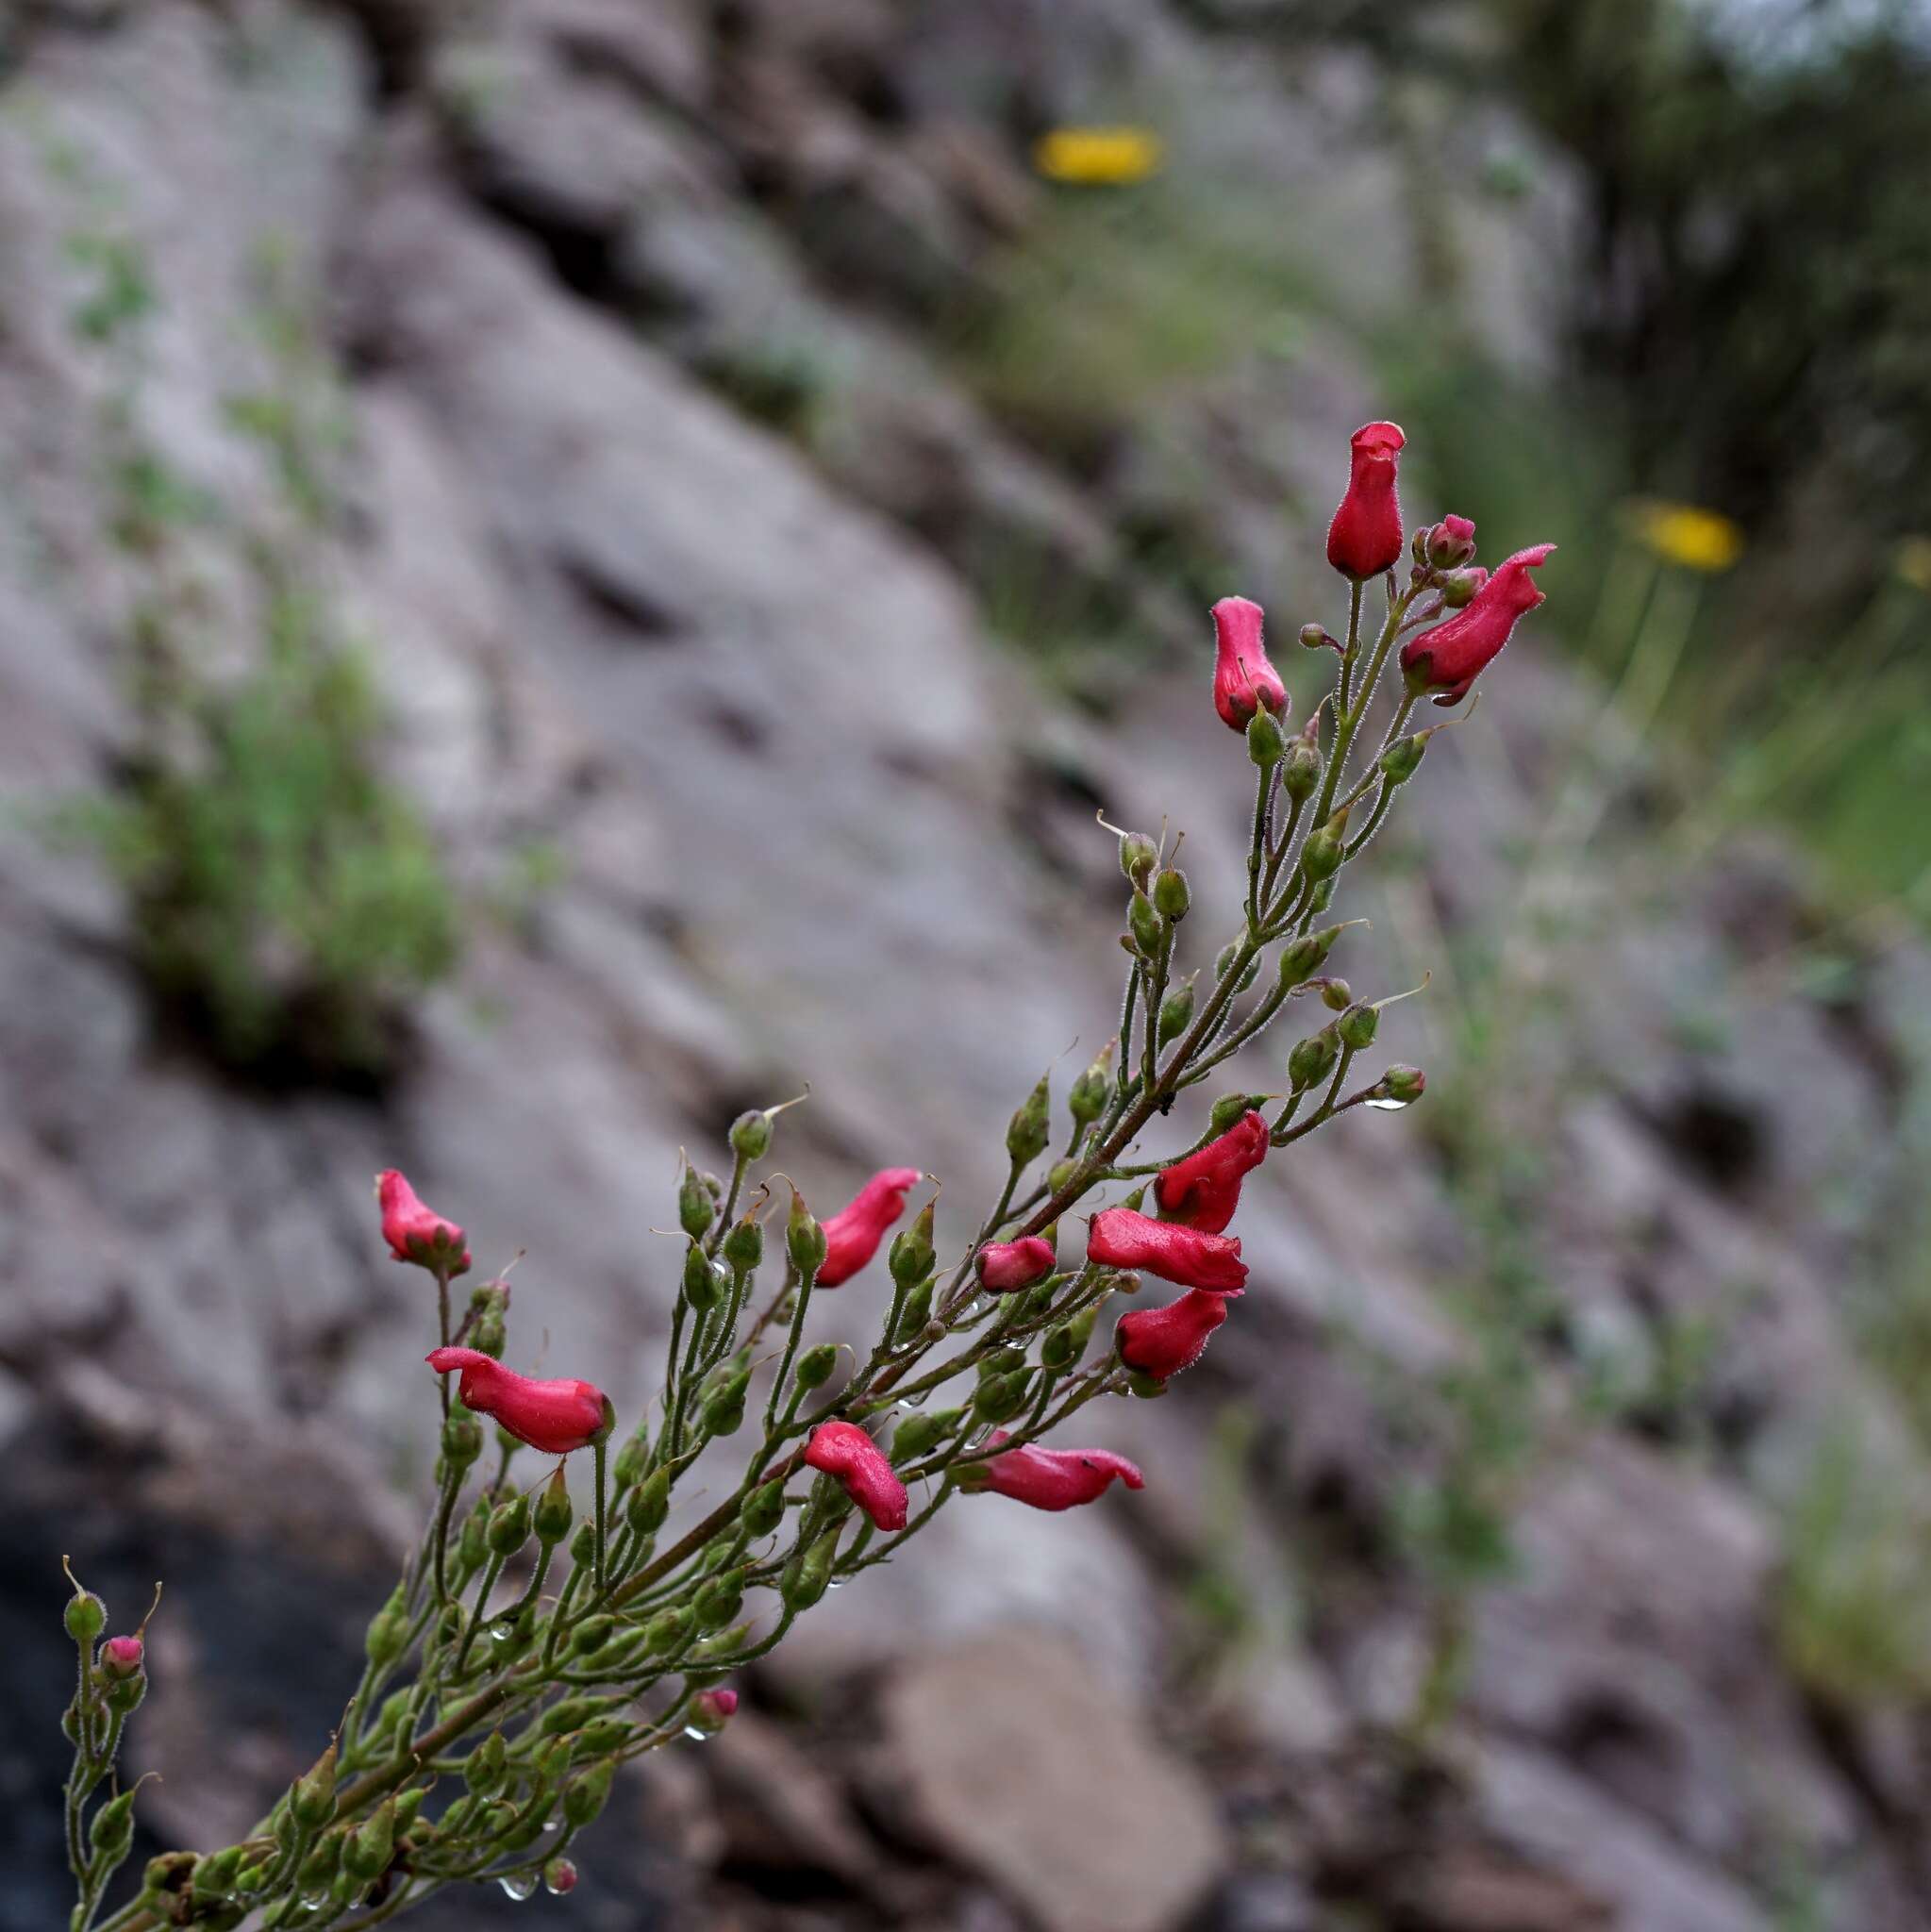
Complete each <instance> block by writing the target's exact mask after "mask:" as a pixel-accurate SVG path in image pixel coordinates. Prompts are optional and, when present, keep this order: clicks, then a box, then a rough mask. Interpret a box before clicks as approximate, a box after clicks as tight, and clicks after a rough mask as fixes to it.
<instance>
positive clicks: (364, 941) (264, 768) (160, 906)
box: [86, 591, 459, 1076]
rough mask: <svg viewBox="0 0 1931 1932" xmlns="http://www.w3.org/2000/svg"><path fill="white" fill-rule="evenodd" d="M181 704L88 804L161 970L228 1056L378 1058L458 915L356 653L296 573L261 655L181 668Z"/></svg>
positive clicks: (335, 1060)
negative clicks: (185, 680)
mask: <svg viewBox="0 0 1931 1932" xmlns="http://www.w3.org/2000/svg"><path fill="white" fill-rule="evenodd" d="M170 711H171V714H172V723H173V724H175V726H177V727H181V728H182V729H184V730H185V733H186V735H187V738H188V743H187V745H186V746H185V748H184V749H183V750H182V751H181V752H180V753H178V754H176V753H175V752H170V753H167V754H160V753H158V752H151V753H150V754H148V755H147V756H145V757H143V758H141V759H140V760H139V761H137V762H136V763H135V764H134V765H133V766H132V767H131V768H130V770H129V771H128V773H127V774H126V775H125V781H124V783H123V785H122V787H121V788H120V789H119V791H117V793H116V794H114V795H113V796H110V797H108V798H106V799H103V800H101V801H98V802H97V803H96V804H95V805H94V806H92V808H89V810H88V811H87V813H86V822H87V823H88V824H89V825H90V827H91V829H92V833H93V835H94V836H95V838H96V839H97V840H98V841H99V843H100V846H101V849H102V850H103V852H104V853H105V854H106V855H107V858H108V861H109V863H110V864H111V865H112V867H113V869H114V871H115V873H116V874H117V875H118V876H119V877H120V878H121V879H122V880H123V882H124V883H125V886H126V888H127V891H128V894H129V899H130V903H131V906H132V908H133V913H134V920H135V929H136V935H137V940H138V943H139V945H140V949H141V958H142V962H143V965H144V967H145V969H146V971H147V972H148V974H149V975H150V976H151V978H152V981H153V983H154V984H155V986H156V988H157V989H158V991H160V992H161V993H162V994H164V995H165V996H166V997H167V998H168V1000H169V1001H170V1002H172V1003H173V1004H175V1006H176V1007H177V1008H180V1009H181V1010H182V1011H183V1012H184V1013H186V1014H187V1015H188V1016H189V1017H190V1018H191V1020H192V1021H193V1022H194V1023H195V1024H197V1026H198V1027H199V1028H200V1029H202V1030H203V1031H205V1033H206V1034H207V1036H208V1040H209V1041H210V1042H211V1044H212V1045H213V1047H214V1048H215V1050H216V1051H217V1053H218V1054H219V1055H220V1057H221V1058H223V1059H225V1060H226V1061H228V1062H230V1063H232V1064H235V1065H238V1066H257V1067H262V1066H275V1067H287V1068H289V1069H290V1070H300V1071H307V1072H313V1073H319V1074H331V1075H348V1076H374V1075H376V1074H380V1073H381V1072H382V1071H383V1069H384V1067H385V1065H386V1062H387V1059H388V1056H389V1052H390V1049H391V1044H392V1041H393V1034H394V1028H395V1024H396V1021H397V1018H398V1016H399V1014H400V1013H401V1011H402V1010H403V1008H404V1007H405V1006H406V1004H407V1002H408V999H409V998H410V997H412V996H413V995H414V994H416V993H418V992H419V991H422V990H423V989H424V987H426V986H428V985H430V984H432V983H434V982H435V981H436V980H437V979H439V978H441V977H442V976H443V975H444V974H447V973H448V972H449V970H450V968H451V967H452V965H453V964H454V962H455V959H456V956H457V951H458V930H459V922H458V905H457V902H456V899H455V896H454V894H453V892H452V891H451V889H450V886H449V883H448V881H447V878H446V876H445V875H444V873H443V870H442V867H441V860H440V858H439V857H438V854H437V851H436V847H435V844H434V841H432V840H431V839H430V837H429V835H428V834H427V832H426V831H425V830H424V826H423V825H422V824H421V822H420V820H419V819H418V817H417V816H416V814H415V812H414V811H413V809H412V808H410V806H409V805H408V802H407V801H406V800H405V799H404V798H403V797H402V796H401V795H400V794H399V793H398V792H397V791H395V790H394V789H393V788H392V787H391V786H389V785H387V784H385V783H384V782H383V780H382V779H381V777H380V776H379V775H378V774H377V772H376V770H375V762H374V753H375V746H376V744H377V743H378V741H379V734H378V729H377V726H378V717H377V709H376V705H375V695H374V691H373V690H372V687H371V684H370V680H369V677H368V674H367V672H366V670H365V668H364V666H363V664H362V662H361V661H360V659H359V658H357V657H356V656H355V655H354V654H352V653H350V652H348V651H346V650H343V649H341V648H339V647H335V646H333V645H331V644H329V643H328V642H327V641H325V640H324V639H322V638H321V637H319V636H318V633H317V613H316V611H315V609H314V608H312V606H311V604H310V603H309V602H308V600H307V599H306V598H305V597H304V596H303V595H302V594H301V593H300V592H298V591H282V592H280V593H279V594H278V595H277V596H276V597H275V601H274V609H273V612H272V616H271V624H270V635H269V638H268V641H267V649H266V653H265V656H264V658H263V661H262V662H261V664H260V665H259V666H258V668H257V669H255V670H253V671H252V672H250V673H249V674H248V675H245V676H243V677H242V678H241V679H239V680H237V681H236V682H234V683H233V684H231V685H213V686H209V687H208V688H205V689H200V690H197V689H194V688H193V687H192V686H191V685H183V686H181V687H180V688H178V689H177V690H176V691H175V696H174V700H173V702H172V704H171V706H170ZM176 736H177V734H176V733H175V732H171V733H170V734H169V741H170V742H171V743H172V742H174V741H175V738H176Z"/></svg>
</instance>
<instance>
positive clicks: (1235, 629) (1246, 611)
mask: <svg viewBox="0 0 1931 1932" xmlns="http://www.w3.org/2000/svg"><path fill="white" fill-rule="evenodd" d="M1211 614H1212V617H1213V636H1214V666H1213V708H1214V709H1215V710H1216V711H1218V712H1219V713H1220V714H1221V722H1222V723H1223V724H1226V725H1228V726H1229V727H1230V728H1231V729H1233V730H1235V731H1244V730H1246V728H1247V722H1248V720H1249V719H1250V718H1252V717H1253V716H1254V713H1255V712H1256V710H1257V709H1260V708H1263V707H1264V708H1266V709H1267V710H1269V711H1272V712H1273V715H1274V716H1275V717H1276V718H1284V717H1286V716H1287V711H1288V688H1287V686H1286V685H1284V684H1283V683H1282V682H1281V676H1280V673H1279V672H1278V671H1276V670H1275V669H1274V668H1273V665H1272V664H1271V663H1270V662H1269V661H1268V656H1267V645H1266V643H1265V642H1264V641H1263V636H1262V627H1263V625H1265V623H1266V613H1265V612H1264V611H1263V610H1262V609H1261V608H1260V606H1259V605H1258V604H1256V603H1254V602H1253V601H1252V600H1251V599H1249V598H1246V597H1223V598H1222V599H1221V601H1220V602H1219V603H1218V604H1216V605H1215V606H1214V608H1213V610H1212V613H1211Z"/></svg>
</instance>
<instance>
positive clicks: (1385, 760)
mask: <svg viewBox="0 0 1931 1932" xmlns="http://www.w3.org/2000/svg"><path fill="white" fill-rule="evenodd" d="M1427 749H1428V737H1427V734H1426V733H1425V732H1421V731H1418V732H1415V733H1414V734H1412V735H1411V736H1409V737H1407V738H1397V739H1396V740H1395V741H1394V742H1393V743H1392V744H1391V745H1390V746H1389V747H1388V749H1387V750H1386V751H1385V752H1383V753H1382V754H1381V774H1382V776H1383V777H1385V778H1386V779H1387V780H1388V782H1389V783H1390V785H1406V784H1407V781H1408V780H1409V779H1410V778H1412V777H1413V776H1414V775H1415V774H1416V773H1417V772H1418V771H1419V770H1420V769H1421V766H1422V754H1423V752H1425V751H1426V750H1427Z"/></svg>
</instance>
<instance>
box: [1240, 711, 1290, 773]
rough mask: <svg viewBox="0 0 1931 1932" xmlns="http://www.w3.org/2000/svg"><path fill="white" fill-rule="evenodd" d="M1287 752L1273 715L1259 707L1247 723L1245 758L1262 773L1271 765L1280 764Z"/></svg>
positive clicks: (1284, 741) (1285, 742)
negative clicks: (1250, 760)
mask: <svg viewBox="0 0 1931 1932" xmlns="http://www.w3.org/2000/svg"><path fill="white" fill-rule="evenodd" d="M1286 751H1287V741H1286V740H1285V739H1284V738H1283V737H1282V736H1281V727H1280V726H1279V725H1278V724H1276V723H1275V722H1274V717H1273V712H1272V711H1270V710H1269V709H1268V708H1266V706H1264V705H1263V706H1261V707H1260V708H1259V709H1257V711H1256V712H1255V713H1254V715H1253V717H1251V718H1250V719H1248V721H1247V756H1248V758H1251V759H1252V760H1253V761H1254V763H1255V764H1257V765H1258V766H1259V767H1260V769H1261V770H1262V771H1263V772H1264V771H1266V770H1267V769H1268V768H1269V767H1270V766H1272V765H1277V764H1279V763H1280V761H1281V758H1282V757H1283V756H1284V755H1285V753H1286Z"/></svg>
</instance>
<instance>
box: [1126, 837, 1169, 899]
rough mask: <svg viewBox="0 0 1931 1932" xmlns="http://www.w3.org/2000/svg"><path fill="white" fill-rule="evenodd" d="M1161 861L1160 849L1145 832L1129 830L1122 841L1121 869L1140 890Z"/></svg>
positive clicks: (1144, 887)
mask: <svg viewBox="0 0 1931 1932" xmlns="http://www.w3.org/2000/svg"><path fill="white" fill-rule="evenodd" d="M1159 862H1160V855H1159V849H1158V847H1157V846H1156V845H1155V844H1154V841H1152V840H1151V839H1149V838H1148V837H1147V836H1146V834H1145V833H1144V832H1128V833H1126V834H1125V835H1124V837H1123V838H1122V839H1121V841H1120V870H1121V871H1122V872H1123V873H1124V874H1126V876H1127V877H1128V878H1129V879H1130V880H1131V881H1132V882H1133V884H1134V885H1135V886H1136V887H1138V888H1139V889H1140V891H1145V890H1146V882H1147V880H1148V879H1149V878H1151V877H1152V876H1153V869H1154V867H1155V866H1157V864H1158V863H1159Z"/></svg>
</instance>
